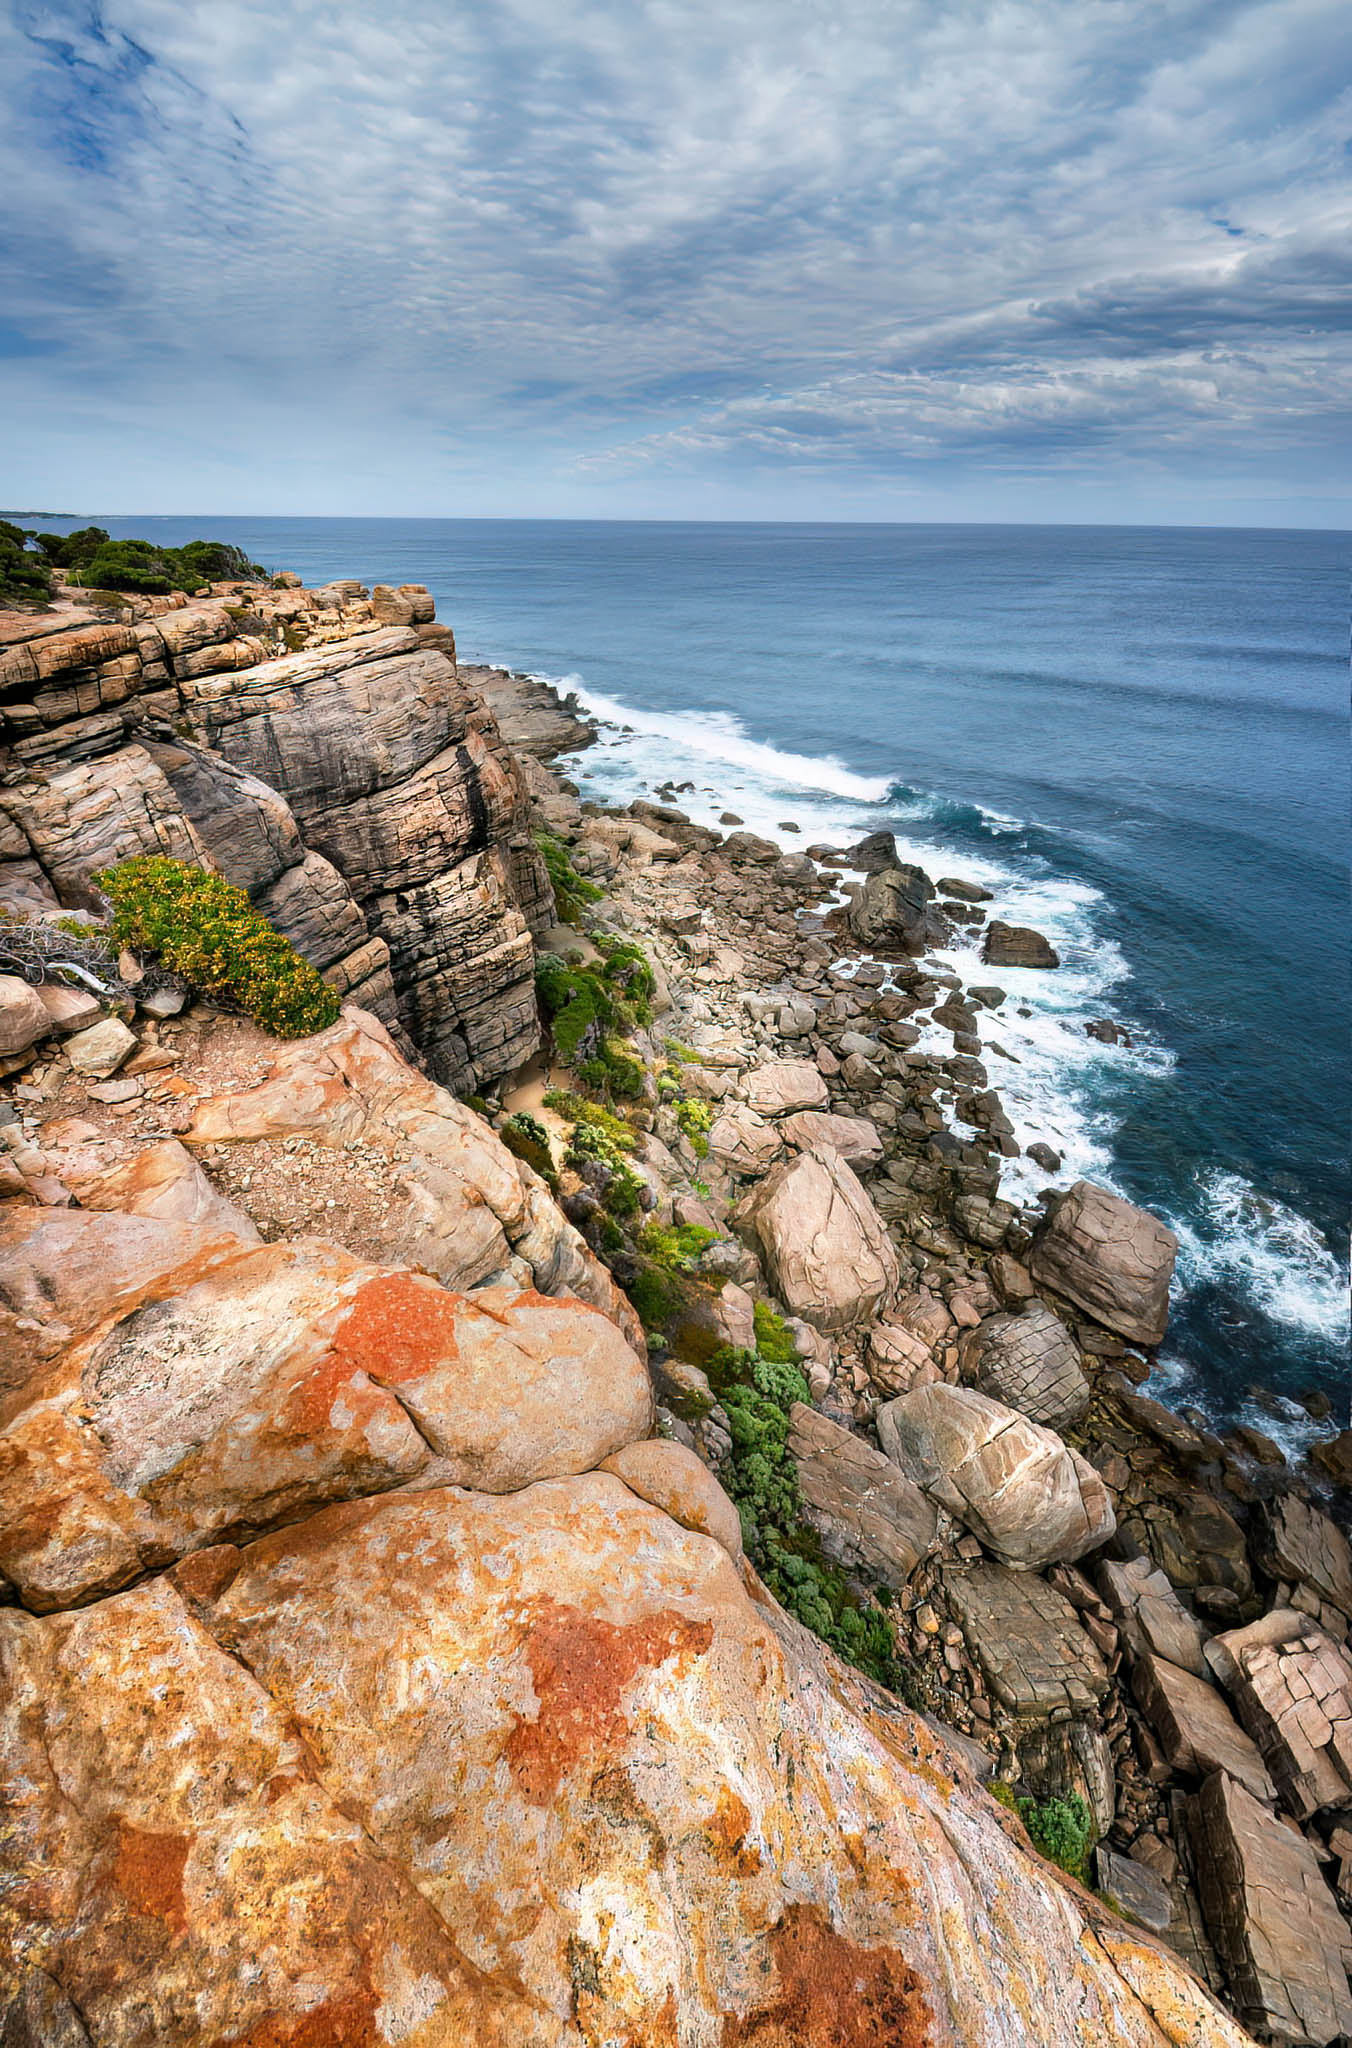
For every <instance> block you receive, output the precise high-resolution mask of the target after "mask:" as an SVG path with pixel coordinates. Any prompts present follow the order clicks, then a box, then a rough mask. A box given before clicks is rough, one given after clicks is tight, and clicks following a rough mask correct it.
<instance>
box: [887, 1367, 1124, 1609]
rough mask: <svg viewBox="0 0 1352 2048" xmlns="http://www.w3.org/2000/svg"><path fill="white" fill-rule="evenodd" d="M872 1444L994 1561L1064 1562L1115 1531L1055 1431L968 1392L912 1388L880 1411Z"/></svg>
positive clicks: (1099, 1485)
mask: <svg viewBox="0 0 1352 2048" xmlns="http://www.w3.org/2000/svg"><path fill="white" fill-rule="evenodd" d="M877 1425H878V1441H879V1443H880V1444H881V1445H882V1447H883V1450H884V1451H885V1452H886V1453H887V1455H888V1457H890V1458H891V1459H893V1460H894V1462H895V1463H896V1464H897V1465H899V1466H900V1467H901V1469H902V1471H904V1472H906V1473H908V1474H909V1475H910V1477H911V1478H912V1479H914V1480H915V1481H916V1483H917V1484H918V1485H919V1486H922V1487H923V1488H924V1490H925V1491H926V1493H928V1494H929V1495H930V1497H931V1498H932V1499H933V1500H936V1501H938V1502H939V1503H940V1505H941V1506H943V1507H946V1508H947V1509H948V1510H949V1512H950V1513H951V1514H954V1515H956V1516H957V1517H958V1519H959V1521H961V1522H963V1523H964V1524H965V1525H966V1526H967V1527H968V1528H969V1529H970V1530H971V1531H972V1533H973V1535H975V1536H976V1537H977V1538H978V1539H979V1540H980V1542H982V1543H983V1544H984V1545H985V1546H986V1547H987V1548H988V1549H989V1550H990V1551H992V1552H993V1553H994V1555H995V1556H996V1557H998V1558H999V1559H1001V1561H1002V1562H1003V1563H1005V1564H1008V1565H1012V1566H1014V1567H1015V1568H1016V1569H1019V1570H1024V1571H1040V1570H1041V1569H1042V1567H1043V1566H1044V1565H1048V1564H1052V1563H1058V1562H1059V1563H1070V1562H1071V1561H1073V1560H1074V1559H1075V1558H1077V1557H1082V1556H1084V1554H1085V1552H1086V1551H1089V1550H1095V1549H1097V1548H1098V1547H1099V1545H1100V1544H1102V1543H1105V1542H1106V1541H1107V1539H1108V1537H1109V1536H1111V1535H1112V1533H1113V1528H1114V1517H1113V1509H1112V1503H1111V1501H1110V1500H1109V1497H1108V1492H1107V1488H1106V1487H1105V1486H1104V1484H1103V1481H1102V1480H1101V1479H1100V1478H1099V1475H1098V1473H1097V1472H1096V1471H1095V1470H1094V1468H1093V1466H1092V1465H1090V1464H1089V1463H1088V1462H1087V1460H1086V1459H1084V1458H1082V1457H1081V1456H1080V1454H1079V1452H1078V1451H1074V1450H1072V1449H1071V1448H1070V1447H1069V1445H1067V1444H1065V1443H1063V1442H1062V1441H1061V1438H1060V1437H1059V1436H1057V1435H1056V1434H1055V1433H1054V1432H1053V1431H1052V1430H1049V1429H1044V1428H1043V1427H1042V1426H1041V1425H1040V1424H1039V1423H1036V1422H1030V1421H1029V1419H1028V1417H1027V1416H1025V1415H1019V1414H1017V1413H1016V1412H1015V1411H1014V1410H1013V1409H1012V1408H1006V1407H1004V1406H1002V1405H1001V1403H1000V1402H998V1401H992V1400H990V1399H988V1398H987V1396H986V1395H984V1394H979V1393H976V1392H974V1391H973V1390H972V1389H971V1388H969V1387H949V1386H944V1385H935V1386H926V1387H919V1388H917V1389H916V1390H915V1391H914V1392H913V1393H909V1394H902V1395H900V1396H899V1397H898V1398H897V1399H896V1400H894V1401H889V1402H887V1403H886V1405H885V1406H884V1407H882V1408H880V1409H879V1411H878V1418H877Z"/></svg>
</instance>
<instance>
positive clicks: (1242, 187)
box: [0, 0, 1352, 511]
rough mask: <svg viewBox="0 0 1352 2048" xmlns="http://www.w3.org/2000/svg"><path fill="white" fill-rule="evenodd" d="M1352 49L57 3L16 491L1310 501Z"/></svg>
mask: <svg viewBox="0 0 1352 2048" xmlns="http://www.w3.org/2000/svg"><path fill="white" fill-rule="evenodd" d="M1350 43H1352V24H1350V23H1349V19H1348V17H1347V11H1346V9H1344V8H1342V7H1341V6H1337V5H1334V4H1331V0H1330V4H1325V0H1274V4H1259V5H1243V4H1235V0H964V4H962V5H953V4H950V0H838V4H837V5H836V6H834V7H833V8H832V9H830V10H827V9H824V8H822V7H821V6H820V5H818V4H817V0H721V4H720V5H718V6H714V5H713V4H712V0H463V4H461V5H458V6H457V7H456V8H455V9H444V8H442V7H440V6H435V5H433V4H431V0H388V4H384V5H382V7H381V9H380V10H379V12H378V13H377V12H376V11H375V10H372V9H369V8H361V7H358V6H356V5H355V4H349V0H340V4H338V5H337V6H334V5H332V4H326V5H321V4H319V0H271V4H263V0H214V4H213V5H212V6H211V7H207V6H205V5H203V4H201V0H172V4H171V0H103V4H102V5H101V6H99V5H92V4H90V0H20V5H19V6H18V9H17V11H16V12H15V13H14V14H13V15H12V16H11V17H10V19H9V21H8V22H7V23H6V25H5V27H4V28H3V29H0V81H2V82H0V96H2V97H3V98H4V99H5V100H6V101H7V102H8V118H7V120H6V121H5V124H4V129H3V133H4V136H5V138H6V139H5V141H4V142H3V144H0V176H3V178H4V180H5V190H6V191H7V192H9V193H11V194H17V195H20V203H19V204H18V205H17V206H15V207H14V208H12V209H11V210H10V217H9V219H8V222H7V224H6V226H5V228H4V229H3V230H0V236H3V246H0V287H3V289H4V291H5V304H6V308H7V320H8V322H9V323H11V325H12V331H13V333H14V334H15V335H17V336H19V337H21V338H22V342H23V346H8V347H6V348H4V350H3V351H0V352H2V353H3V355H4V359H5V360H4V372H3V374H4V377H5V380H6V382H7V384H9V385H10V389H11V417H18V418H20V420H21V426H20V430H19V432H18V434H17V435H16V444H15V450H14V456H15V458H16V459H17V461H18V462H19V464H20V472H21V476H22V483H21V484H20V485H19V488H21V489H22V491H23V492H24V493H25V494H27V495H31V494H32V493H33V492H34V491H35V490H36V491H37V492H38V493H39V495H41V494H42V491H43V490H46V492H47V494H48V495H50V494H51V491H52V490H53V489H57V491H58V494H59V495H62V496H63V498H72V499H75V498H79V499H81V500H82V501H83V502H86V503H95V502H102V503H104V504H112V503H115V502H126V501H125V499H123V498H122V497H121V495H120V493H117V494H113V495H110V494H109V489H108V485H109V484H111V483H112V482H113V481H114V480H116V479H118V478H120V477H122V476H125V475H126V474H128V470H127V455H128V440H129V437H134V438H135V439H136V443H137V447H136V455H135V464H134V468H133V472H132V473H134V474H135V476H136V477H137V478H138V479H141V478H143V479H145V481H144V482H143V483H142V484H141V485H140V486H139V487H140V488H142V489H144V488H152V489H153V488H154V484H153V478H154V477H155V475H156V474H157V473H160V472H162V474H163V476H164V478H165V479H166V486H167V481H168V480H169V479H171V478H172V477H174V476H176V475H177V476H180V477H181V475H182V473H183V465H184V462H185V461H186V460H192V461H193V462H194V463H195V464H196V465H197V468H196V472H195V473H196V474H197V475H198V476H199V477H201V478H202V479H203V483H204V487H205V482H206V479H207V478H209V477H210V478H213V479H218V480H219V481H218V483H217V485H216V487H217V488H219V489H227V488H228V489H229V490H230V491H232V492H233V491H234V490H235V489H236V488H237V486H238V484H239V483H240V482H241V480H247V479H248V478H249V477H252V478H253V481H254V489H255V491H256V492H257V493H258V495H257V496H256V498H255V500H254V501H253V508H254V509H259V508H261V507H262V506H263V504H264V502H265V501H266V502H267V503H269V504H275V505H277V506H278V507H279V508H285V507H287V506H288V505H290V504H294V503H296V502H297V501H296V499H295V498H294V497H292V498H288V497H287V495H286V493H287V490H288V488H290V489H294V488H295V487H296V485H297V482H298V480H301V479H303V481H304V487H305V491H306V493H307V496H308V498H309V499H310V502H311V509H325V506H318V505H314V504H313V492H314V490H315V487H316V484H320V485H322V488H323V491H324V493H325V494H326V504H327V508H328V509H344V510H354V511H360V510H363V509H380V510H386V511H397V510H400V509H405V508H408V509H414V508H415V507H418V508H421V509H442V507H441V506H440V504H439V501H438V499H437V493H438V491H443V492H449V491H450V490H451V489H452V488H453V487H454V488H455V489H457V490H459V489H463V488H464V487H466V486H472V485H473V484H474V483H475V482H476V480H477V482H478V483H479V485H480V487H483V485H484V483H485V482H486V481H487V480H490V479H494V478H496V479H498V480H500V481H502V482H503V483H504V486H505V484H506V483H507V482H508V481H510V483H511V485H512V487H513V488H516V489H518V490H523V489H524V490H527V491H529V490H532V489H534V490H536V491H537V492H543V493H545V494H546V495H547V496H548V498H549V501H550V503H551V504H555V505H558V504H563V505H566V503H567V501H568V496H569V492H570V491H575V492H576V493H578V494H580V496H579V500H578V502H579V504H581V503H583V502H584V501H585V505H586V508H587V509H592V508H593V507H594V505H595V504H596V502H597V499H596V493H598V492H600V491H603V490H607V489H609V490H613V489H615V488H616V482H617V480H618V479H621V478H627V479H630V480H631V481H630V483H629V485H627V486H626V488H627V489H629V490H630V492H631V496H630V497H629V498H627V499H625V500H624V501H623V502H624V505H625V508H626V509H632V508H633V506H634V504H635V503H636V502H637V501H636V500H635V499H634V498H633V496H632V491H633V490H634V489H635V488H637V486H636V485H635V484H634V482H633V480H634V479H646V480H648V483H647V486H646V487H649V488H651V490H652V491H653V492H654V493H660V492H661V491H662V489H663V488H664V486H665V485H676V484H679V483H680V482H681V480H686V481H687V482H688V481H689V480H691V479H697V478H704V479H706V480H711V481H713V482H715V483H717V484H719V485H720V486H726V485H727V484H728V482H729V480H730V479H732V478H737V479H740V481H741V483H742V484H743V485H749V481H750V480H752V479H759V480H760V486H759V487H763V488H764V489H765V490H766V491H767V492H769V493H771V494H774V493H776V492H777V491H778V490H779V489H780V486H779V485H778V484H776V482H775V478H776V477H777V476H778V477H780V478H782V479H783V478H787V479H790V480H792V478H794V477H797V476H798V475H799V474H800V473H801V472H802V471H804V470H806V471H807V472H810V474H811V476H812V477H813V478H814V479H817V480H820V479H821V478H822V477H823V476H825V475H827V474H828V473H829V475H830V476H831V478H832V479H833V488H836V489H837V490H838V491H839V492H841V493H843V494H845V498H846V499H848V494H849V491H850V489H851V487H852V483H853V484H857V485H858V486H859V488H860V489H861V490H864V491H866V492H867V491H868V490H872V488H873V486H874V485H875V484H876V483H878V482H879V480H882V481H889V480H890V481H891V482H892V483H896V484H898V485H901V484H905V483H906V481H907V480H908V479H910V480H911V481H912V482H915V481H916V480H921V481H923V482H924V483H925V485H926V487H927V488H928V487H930V485H931V484H932V482H933V479H934V478H935V477H937V476H941V475H944V474H948V475H950V476H951V477H952V478H954V479H957V478H961V477H968V478H971V479H972V480H973V487H975V484H976V482H978V481H979V479H980V476H981V474H982V471H983V466H985V467H988V468H989V469H990V472H991V474H996V473H999V474H1001V475H1004V474H1007V473H1009V472H1010V470H1011V467H1012V468H1013V469H1016V470H1017V471H1018V473H1020V474H1025V475H1030V476H1032V475H1042V476H1045V477H1046V478H1048V479H1051V480H1053V481H1055V480H1058V479H1060V480H1062V481H1063V482H1064V481H1066V480H1068V479H1071V478H1073V476H1074V475H1075V474H1076V467H1077V465H1082V466H1085V465H1087V466H1092V468H1093V471H1094V473H1095V474H1096V475H1101V474H1102V471H1103V465H1104V464H1105V463H1112V464H1116V465H1119V466H1120V468H1121V474H1122V475H1123V477H1124V478H1127V477H1128V475H1129V474H1132V475H1134V474H1136V473H1138V472H1140V471H1142V470H1143V469H1148V470H1150V471H1151V473H1152V474H1154V475H1156V476H1157V477H1160V478H1167V477H1173V478H1175V479H1177V481H1178V482H1179V484H1180V485H1183V486H1189V485H1191V484H1192V483H1195V482H1196V481H1197V480H1198V479H1200V478H1204V477H1208V476H1215V475H1220V474H1222V473H1223V472H1224V471H1225V470H1226V469H1227V466H1229V465H1233V464H1234V463H1236V462H1242V463H1244V464H1248V465H1249V466H1250V467H1252V465H1253V463H1254V462H1255V461H1257V462H1258V463H1259V467H1260V469H1261V472H1262V477H1263V478H1265V479H1266V480H1267V481H1268V482H1269V483H1270V485H1271V487H1272V489H1273V490H1274V491H1275V492H1277V493H1278V494H1279V495H1280V494H1283V493H1286V494H1289V493H1290V491H1291V490H1292V489H1293V488H1294V487H1295V486H1296V485H1298V484H1299V483H1300V482H1301V480H1302V479H1308V478H1310V477H1311V476H1317V477H1327V476H1329V475H1331V474H1332V472H1333V465H1334V464H1335V462H1336V461H1337V460H1338V459H1340V458H1341V459H1343V460H1345V459H1346V456H1347V454H1348V452H1349V451H1348V445H1347V428H1346V417H1347V382H1348V350H1347V329H1348V307H1349V297H1350V296H1352V276H1350V274H1349V258H1348V251H1349V248H1352V233H1350V232H1349V231H1350V230H1352V206H1350V205H1349V180H1348V172H1349V158H1348V151H1347V147H1346V139H1347V133H1348V128H1349V112H1350V111H1352V109H1350V108H1349V100H1348V96H1347V95H1346V94H1344V95H1343V96H1342V97H1341V98H1340V97H1339V95H1338V93H1337V89H1336V87H1337V80H1338V78H1339V77H1340V76H1347V75H1348V71H1349V68H1352V67H1349V64H1348V62H1347V61H1346V60H1347V59H1348V58H1349V57H1352V48H1350V47H1349V44H1350ZM10 331H11V330H10V328H9V327H7V329H6V333H7V334H8V333H9V332H10ZM205 422H214V423H216V424H217V427H218V433H217V437H216V442H215V444H214V445H213V441H212V437H211V435H210V433H206V434H204V431H203V428H204V423H205ZM317 436H320V437H322V439H323V446H324V447H326V448H327V451H328V466H327V469H326V467H325V463H324V458H323V450H322V448H321V447H320V445H319V444H318V442H317V440H316V437H317ZM223 438H224V439H226V440H227V441H228V445H221V443H222V439H223ZM77 449H78V450H81V451H82V452H80V453H76V452H75V451H76V450H77ZM157 451H158V457H157ZM157 459H158V461H159V472H157V469H156V461H157ZM119 465H120V466H119ZM401 488H402V490H403V494H404V495H403V497H402V498H400V496H399V492H400V490H401ZM373 497H376V498H379V501H380V502H379V504H378V505H376V504H374V503H373ZM177 501H178V502H182V500H181V497H180V498H179V499H178V500H177ZM617 502H619V501H617ZM653 502H654V503H655V504H656V503H657V502H658V498H657V497H656V496H655V497H654V501H653ZM661 502H662V503H663V504H664V505H665V503H666V502H667V500H666V499H665V498H664V499H662V500H661ZM870 502H872V501H871V500H870ZM240 509H246V507H245V506H244V505H241V507H240ZM444 509H464V507H463V505H462V504H461V503H460V501H459V500H458V499H457V500H456V502H455V503H454V504H450V503H447V504H446V505H445V507H444ZM523 509H528V507H523Z"/></svg>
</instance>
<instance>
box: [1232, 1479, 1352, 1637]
mask: <svg viewBox="0 0 1352 2048" xmlns="http://www.w3.org/2000/svg"><path fill="white" fill-rule="evenodd" d="M1254 1554H1255V1556H1256V1557H1257V1559H1258V1562H1259V1564H1260V1565H1261V1566H1262V1568H1263V1570H1264V1571H1265V1572H1267V1573H1268V1574H1269V1576H1270V1577H1272V1578H1274V1579H1276V1580H1278V1581H1279V1582H1281V1583H1285V1584H1288V1585H1292V1586H1304V1587H1306V1588H1308V1590H1309V1592H1311V1593H1313V1594H1314V1596H1315V1598H1316V1600H1317V1601H1319V1602H1321V1603H1325V1604H1327V1605H1328V1606H1330V1607H1333V1608H1335V1609H1336V1610H1337V1612H1338V1613H1339V1614H1340V1615H1342V1616H1345V1617H1352V1543H1349V1542H1348V1540H1347V1537H1346V1536H1345V1535H1344V1534H1343V1532H1342V1530H1341V1529H1340V1528H1339V1527H1338V1525H1337V1523H1336V1522H1333V1521H1330V1519H1329V1517H1328V1516H1327V1515H1325V1514H1321V1513H1320V1511H1319V1509H1318V1508H1316V1507H1312V1506H1311V1505H1310V1503H1309V1502H1308V1501H1305V1500H1302V1499H1301V1497H1300V1495H1299V1494H1296V1493H1285V1494H1279V1495H1278V1496H1277V1498H1276V1499H1275V1500H1271V1501H1265V1502H1264V1503H1263V1505H1262V1507H1261V1508H1260V1510H1259V1516H1258V1528H1257V1532H1256V1540H1255V1544H1254ZM1296 1604H1297V1605H1303V1604H1304V1603H1303V1602H1297V1603H1296ZM1339 1632H1340V1633H1346V1631H1345V1630H1340V1631H1339Z"/></svg>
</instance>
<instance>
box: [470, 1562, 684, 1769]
mask: <svg viewBox="0 0 1352 2048" xmlns="http://www.w3.org/2000/svg"><path fill="white" fill-rule="evenodd" d="M712 1640H713V1629H712V1627H711V1626H710V1624H709V1623H708V1622H707V1621H691V1620H690V1619H689V1618H688V1617H687V1616H686V1615H683V1614H678V1613H676V1612H675V1610H674V1609H667V1610H665V1611H664V1612H662V1613H660V1614H649V1615H644V1616H643V1617H642V1619H641V1620H638V1621H633V1622H627V1623H625V1624H624V1625H623V1626H621V1627H616V1626H615V1625H614V1623H612V1622H608V1621H602V1620H600V1619H598V1618H597V1617H596V1616H594V1615H589V1614H584V1613H583V1612H582V1611H581V1610H580V1609H579V1608H576V1607H564V1606H561V1605H558V1604H557V1603H556V1602H554V1601H553V1600H544V1601H541V1602H540V1603H539V1605H538V1607H537V1608H536V1610H535V1613H534V1614H533V1615H532V1617H531V1620H530V1623H529V1629H528V1633H527V1636H526V1658H527V1661H528V1663H529V1664H530V1669H531V1677H532V1679H533V1681H534V1685H535V1697H536V1699H537V1700H538V1701H539V1713H538V1714H537V1716H536V1718H535V1719H534V1720H533V1721H525V1720H523V1721H519V1722H518V1723H517V1726H516V1727H515V1728H514V1729H513V1730H512V1733H511V1735H510V1736H509V1737H508V1739H507V1745H506V1749H505V1751H504V1754H505V1755H506V1757H507V1760H508V1762H509V1763H510V1764H511V1767H512V1776H513V1778H514V1779H515V1781H516V1783H517V1785H518V1787H519V1788H520V1790H521V1791H522V1792H523V1793H524V1794H525V1796H526V1797H527V1798H528V1799H530V1800H532V1801H534V1802H536V1803H537V1804H540V1805H543V1804H544V1803H545V1801H547V1800H548V1799H550V1798H551V1797H552V1796H553V1794H554V1793H555V1792H556V1791H557V1789H558V1787H559V1784H560V1782H561V1780H562V1779H563V1778H564V1776H565V1775H566V1773H567V1772H568V1771H569V1770H571V1768H572V1766H573V1765H574V1764H576V1763H578V1762H580V1761H581V1760H582V1759H583V1758H586V1757H592V1756H596V1755H598V1754H603V1753H604V1752H605V1751H606V1750H608V1749H610V1748H613V1747H614V1746H616V1745H617V1744H618V1743H619V1742H621V1741H622V1740H623V1738H624V1737H625V1736H626V1735H627V1734H628V1732H629V1730H628V1723H627V1722H626V1720H625V1718H624V1713H623V1710H622V1707H621V1701H622V1699H623V1696H624V1693H625V1691H626V1689H627V1687H628V1686H629V1685H630V1684H631V1683H632V1681H633V1680H634V1679H635V1678H636V1677H637V1676H638V1674H639V1673H640V1672H641V1671H647V1672H651V1671H655V1670H656V1669H657V1668H658V1667H659V1666H660V1665H663V1664H667V1663H669V1662H670V1661H671V1660H672V1659H673V1658H676V1659H679V1660H680V1662H681V1664H682V1665H685V1664H686V1663H688V1662H689V1660H690V1659H691V1658H692V1657H699V1656H703V1654H704V1652H705V1651H706V1650H707V1649H708V1647H709V1644H710V1643H711V1641H712Z"/></svg>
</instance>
